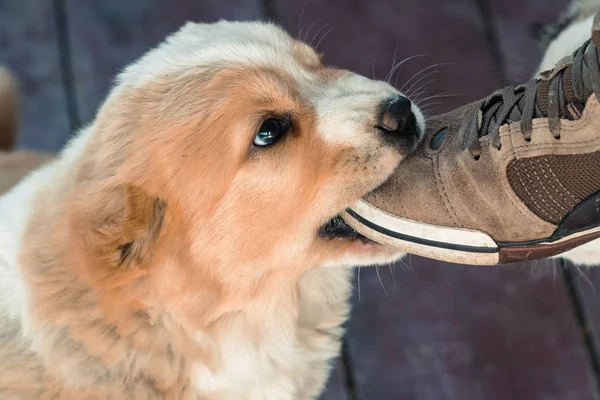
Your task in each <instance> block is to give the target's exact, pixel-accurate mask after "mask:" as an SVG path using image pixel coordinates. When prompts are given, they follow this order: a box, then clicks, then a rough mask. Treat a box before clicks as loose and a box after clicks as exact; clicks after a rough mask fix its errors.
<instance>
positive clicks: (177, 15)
mask: <svg viewBox="0 0 600 400" xmlns="http://www.w3.org/2000/svg"><path fill="white" fill-rule="evenodd" d="M67 14H68V21H69V32H70V42H71V49H72V50H71V51H72V62H73V71H74V81H75V88H76V95H77V103H78V105H79V110H80V114H81V115H80V116H81V120H82V121H83V122H89V121H90V120H92V119H93V117H94V114H95V112H96V110H97V108H98V106H99V104H100V103H101V102H102V101H103V99H104V97H105V96H106V94H107V93H108V90H109V88H110V84H111V82H112V81H113V79H114V77H115V75H116V74H117V73H118V72H119V71H120V70H121V69H122V68H123V67H125V66H126V65H127V64H129V63H131V62H133V61H134V60H135V59H136V58H138V57H139V56H141V55H142V54H144V53H145V52H146V51H147V50H149V49H150V48H152V47H154V46H156V45H157V44H158V43H160V42H161V41H162V40H163V39H164V38H165V37H166V36H167V35H168V34H170V33H172V32H174V31H176V30H177V29H178V28H179V27H180V26H181V25H183V24H184V23H185V22H187V21H197V22H214V21H216V20H218V19H250V18H259V17H260V16H261V7H260V4H259V2H258V1H257V0H219V1H212V0H202V1H187V0H173V1H163V0H129V1H127V6H124V5H123V1H121V0H103V1H96V0H67Z"/></svg>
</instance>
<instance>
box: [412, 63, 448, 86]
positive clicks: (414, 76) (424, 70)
mask: <svg viewBox="0 0 600 400" xmlns="http://www.w3.org/2000/svg"><path fill="white" fill-rule="evenodd" d="M443 65H450V63H437V64H433V65H430V66H429V67H425V68H423V69H422V70H420V71H419V72H417V73H416V74H414V75H413V76H412V77H411V78H410V79H409V80H408V81H406V82H405V83H404V85H403V86H402V88H400V91H403V90H404V88H405V87H406V86H407V85H410V84H411V82H412V81H413V79H417V77H418V76H420V75H421V74H422V73H424V72H427V71H429V70H431V69H432V68H437V67H440V66H443Z"/></svg>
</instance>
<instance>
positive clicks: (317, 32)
mask: <svg viewBox="0 0 600 400" xmlns="http://www.w3.org/2000/svg"><path fill="white" fill-rule="evenodd" d="M331 24H333V21H329V22H328V23H326V24H324V25H323V26H321V27H320V28H319V29H317V31H316V32H315V34H314V35H313V37H312V39H311V40H310V47H315V46H314V45H313V44H314V43H315V40H316V39H317V37H318V36H319V34H320V33H321V32H323V31H324V30H325V29H327V28H328V27H329V26H331Z"/></svg>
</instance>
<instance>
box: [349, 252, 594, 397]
mask: <svg viewBox="0 0 600 400" xmlns="http://www.w3.org/2000/svg"><path fill="white" fill-rule="evenodd" d="M555 273H556V275H555ZM395 275H396V276H395V282H396V283H395V285H394V284H393V280H392V278H391V276H390V272H389V270H388V269H386V268H381V269H380V276H381V280H382V281H383V282H384V284H385V285H386V290H387V293H388V294H389V296H390V297H389V298H388V297H386V294H385V292H384V290H383V289H382V286H381V283H380V280H379V278H378V276H377V271H376V270H375V269H362V270H361V273H360V299H358V294H357V295H356V299H355V306H354V311H353V316H352V319H351V321H350V326H349V332H348V343H349V347H350V351H351V354H352V364H353V368H354V373H355V376H354V379H355V381H356V383H357V386H358V395H359V398H361V399H387V398H390V399H391V398H393V399H398V400H402V399H407V400H409V399H410V400H421V399H423V400H426V399H461V400H471V399H485V400H496V399H497V400H506V399H528V400H537V399H540V400H542V399H560V400H569V399H572V400H583V399H596V398H597V395H598V394H597V393H596V391H595V382H594V377H593V374H592V372H591V370H590V367H589V365H588V359H587V354H586V351H585V348H584V346H583V344H582V338H581V335H580V332H579V330H578V328H577V324H576V321H575V317H574V314H573V309H572V305H571V302H570V299H569V296H568V293H567V290H566V287H565V284H564V282H563V281H562V280H561V278H560V277H561V274H560V271H555V269H554V268H553V266H552V265H551V264H550V262H544V263H538V264H537V265H511V266H502V267H493V268H482V267H471V266H457V265H451V264H446V263H442V262H436V261H430V260H426V259H422V258H418V257H413V259H412V271H410V272H409V273H406V272H402V270H401V269H400V267H396V274H395Z"/></svg>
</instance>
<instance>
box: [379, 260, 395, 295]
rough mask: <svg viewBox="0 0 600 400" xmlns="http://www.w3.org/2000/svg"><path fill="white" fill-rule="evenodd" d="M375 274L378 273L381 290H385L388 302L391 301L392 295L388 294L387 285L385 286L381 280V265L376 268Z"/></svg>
mask: <svg viewBox="0 0 600 400" xmlns="http://www.w3.org/2000/svg"><path fill="white" fill-rule="evenodd" d="M375 272H376V273H377V278H378V279H379V283H380V284H381V288H382V289H383V293H385V297H387V298H388V300H391V299H392V298H391V297H390V295H389V294H388V292H387V290H386V288H385V285H384V284H383V281H382V280H381V274H379V265H378V266H376V267H375Z"/></svg>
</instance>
